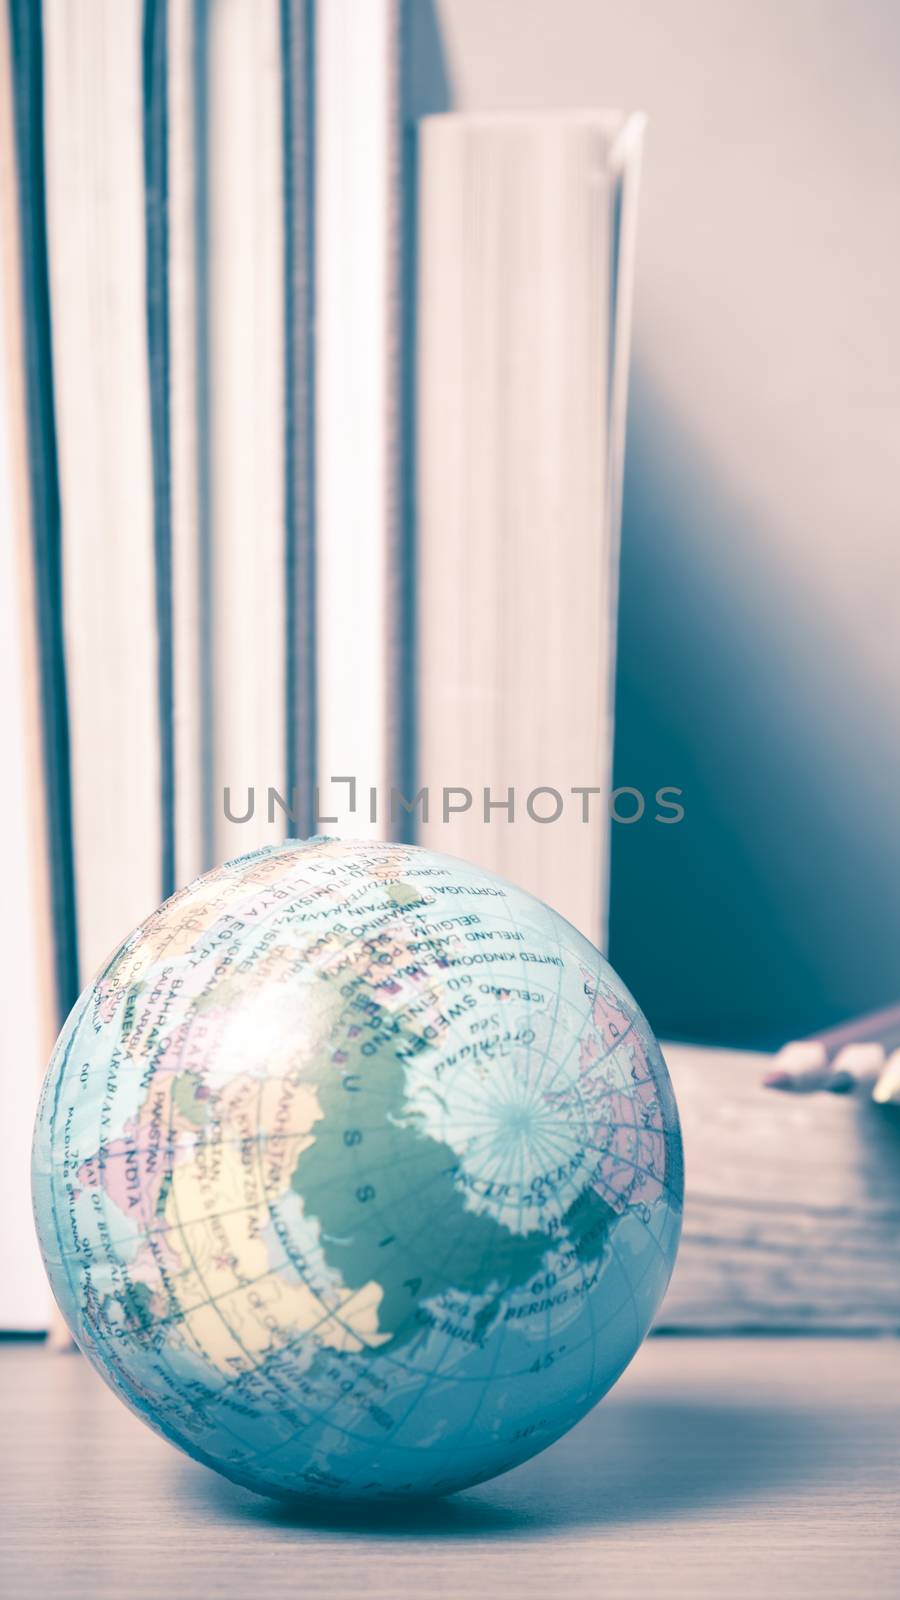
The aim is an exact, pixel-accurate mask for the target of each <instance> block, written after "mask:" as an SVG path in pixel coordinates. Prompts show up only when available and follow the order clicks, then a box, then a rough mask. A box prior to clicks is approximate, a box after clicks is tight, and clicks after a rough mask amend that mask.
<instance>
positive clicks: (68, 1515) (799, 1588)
mask: <svg viewBox="0 0 900 1600" xmlns="http://www.w3.org/2000/svg"><path fill="white" fill-rule="evenodd" d="M898 1367H900V1346H898V1345H897V1344H896V1343H895V1342H894V1341H890V1340H883V1341H880V1340H873V1341H871V1342H866V1343H862V1342H861V1341H859V1340H855V1341H853V1340H802V1339H801V1340H795V1339H792V1340H779V1339H766V1340H752V1339H744V1340H733V1339H727V1338H724V1339H715V1340H710V1339H655V1340H651V1341H650V1343H649V1344H647V1345H645V1347H644V1348H643V1350H642V1351H641V1352H640V1354H639V1356H638V1357H637V1359H636V1361H635V1362H634V1365H633V1366H632V1368H631V1369H630V1370H629V1371H628V1372H627V1373H626V1374H625V1377H624V1378H623V1379H622V1380H621V1382H620V1383H619V1384H618V1386H617V1387H616V1388H615V1389H614V1391H613V1393H612V1394H611V1395H610V1396H609V1397H608V1398H607V1400H605V1401H604V1402H603V1404H602V1405H601V1406H600V1407H599V1408H598V1409H597V1410H596V1411H594V1412H593V1413H592V1415H591V1416H589V1417H588V1418H586V1419H585V1421H584V1422H583V1423H581V1424H580V1426H579V1427H578V1428H576V1429H575V1430H574V1431H573V1432H572V1433H571V1434H569V1435H568V1437H567V1438H565V1439H563V1440H561V1441H560V1442H559V1443H558V1444H557V1445H555V1446H554V1447H553V1448H552V1449H551V1450H549V1451H547V1452H546V1453H545V1454H544V1455H543V1456H540V1457H538V1458H537V1459H536V1460H535V1461H533V1462H530V1463H528V1464H527V1465H526V1466H525V1467H520V1468H519V1469H518V1470H517V1471H516V1472H512V1473H509V1474H507V1475H506V1476H505V1477H503V1478H500V1479H497V1480H495V1481H494V1483H492V1484H486V1485H484V1486H483V1487H481V1488H480V1489H477V1490H473V1491H471V1492H470V1493H468V1494H465V1495H458V1496H456V1497H454V1499H452V1500H450V1501H444V1502H439V1503H437V1504H436V1505H434V1506H433V1507H431V1508H425V1509H418V1510H410V1511H407V1512H405V1513H404V1512H401V1513H399V1514H398V1513H394V1514H393V1515H392V1516H388V1515H387V1514H386V1513H385V1512H384V1511H383V1510H381V1511H373V1512H372V1513H371V1514H370V1515H368V1516H360V1515H357V1516H355V1517H354V1516H348V1515H346V1514H344V1515H343V1516H342V1517H338V1518H335V1517H332V1518H330V1519H329V1518H328V1517H327V1516H325V1517H323V1516H321V1515H320V1516H319V1517H318V1518H316V1517H307V1518H304V1517H303V1516H297V1515H293V1514H289V1513H287V1512H286V1511H285V1510H284V1509H283V1508H280V1507H278V1506H276V1505H275V1504H274V1503H269V1502H267V1501H264V1500H261V1499H258V1498H257V1497H255V1496H253V1495H251V1494H249V1493H247V1492H246V1491H244V1490H240V1489H236V1488H234V1487H233V1486H231V1485H230V1484H227V1483H225V1482H224V1481H222V1480H219V1479H218V1478H217V1477H215V1475H214V1474H212V1473H211V1472H209V1471H207V1470H206V1469H205V1468H203V1467H199V1466H196V1465H195V1464H194V1463H192V1462H190V1461H188V1460H187V1459H186V1458H184V1457H182V1456H180V1455H179V1454H178V1453H176V1452H175V1451H174V1450H173V1449H171V1448H170V1447H169V1446H168V1445H166V1444H165V1443H163V1441H162V1440H160V1439H158V1438H156V1436H155V1435H154V1434H152V1433H151V1432H150V1431H149V1430H148V1429H147V1428H146V1427H144V1425H143V1424H142V1423H140V1422H138V1421H137V1420H136V1419H135V1418H134V1417H132V1416H131V1415H130V1414H129V1413H128V1412H127V1411H126V1410H125V1409H124V1408H123V1407H122V1406H121V1405H120V1404H119V1402H118V1401H117V1400H116V1399H115V1398H114V1397H113V1395H112V1394H110V1393H109V1392H108V1391H107V1390H106V1389H104V1388H103V1386H102V1385H101V1384H100V1382H99V1380H98V1379H97V1378H96V1376H95V1375H94V1374H93V1373H92V1371H91V1370H90V1368H89V1367H88V1365H87V1363H86V1362H85V1361H83V1360H81V1359H80V1358H78V1357H74V1356H73V1357H58V1356H57V1357H54V1356H51V1355H49V1354H48V1353H47V1352H46V1351H45V1350H44V1349H42V1348H41V1347H39V1346H27V1345H25V1346H22V1345H19V1346H15V1345H6V1346H5V1347H0V1402H2V1403H0V1427H2V1429H3V1433H4V1438H3V1450H2V1456H0V1470H2V1473H3V1484H2V1494H0V1499H2V1504H3V1507H4V1520H5V1529H6V1531H5V1535H4V1540H3V1543H2V1548H0V1588H2V1592H3V1593H4V1594H8V1595H10V1596H20V1595H26V1594H28V1595H36V1596H42V1595H61V1596H66V1597H68V1600H121V1597H122V1596H123V1595H128V1596H129V1597H130V1600H150V1597H152V1600H160V1597H162V1596H166V1597H167V1600H182V1597H183V1600H188V1597H190V1600H194V1597H196V1596H200V1597H206V1596H213V1595H214V1596H216V1597H217V1600H230V1597H233V1596H234V1597H240V1600H244V1597H246V1596H247V1595H252V1594H257V1593H258V1594H260V1595H265V1597H266V1600H288V1597H290V1600H297V1597H302V1600H317V1597H320V1596H321V1597H323V1600H324V1597H328V1600H344V1597H345V1596H347V1597H350V1596H354V1597H355V1596H357V1595H359V1596H365V1600H406V1597H420V1596H425V1595H429V1596H431V1595H447V1596H456V1595H459V1594H465V1595H466V1596H467V1597H470V1600H482V1597H483V1600H503V1597H506V1596H509V1597H516V1600H535V1597H538V1596H540V1597H544V1596H551V1595H554V1596H555V1595H565V1596H566V1597H567V1600H581V1597H582V1596H584V1597H588V1596H590V1597H602V1600H620V1597H621V1600H645V1597H647V1596H651V1595H652V1596H654V1597H668V1600H698V1597H700V1596H728V1597H729V1600H757V1597H759V1600H851V1597H855V1596H857V1595H859V1594H861V1593H863V1592H865V1594H866V1596H867V1600H887V1597H889V1596H893V1595H895V1594H897V1593H900V1541H898V1536H897V1518H896V1507H897V1499H898V1494H900V1459H898V1453H897V1448H896V1441H897V1435H898V1425H900V1384H898V1381H897V1380H898V1377H900V1371H898Z"/></svg>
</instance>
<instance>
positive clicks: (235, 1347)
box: [33, 839, 682, 1500]
mask: <svg viewBox="0 0 900 1600" xmlns="http://www.w3.org/2000/svg"><path fill="white" fill-rule="evenodd" d="M33 1183H34V1206H35V1216H36V1221H37V1228H38V1234H39V1238H40V1242H41V1247H42V1250H43V1254H44V1259H45V1262H46V1266H47V1270H48V1272H49V1274H50V1278H51V1282H52V1285H53V1290H54V1293H55V1295H56V1298H57V1300H58V1301H59V1304H60V1307H61V1308H62V1311H63V1313H64V1315H65V1317H66V1320H67V1322H68V1324H69V1326H70V1327H71V1329H72V1332H73V1333H74V1335H75V1337H76V1339H77V1340H78V1343H79V1344H80V1345H81V1348H82V1349H83V1350H84V1351H85V1353H86V1354H87V1356H88V1357H89V1358H90V1360H91V1361H92V1362H93V1364H94V1366H95V1367H96V1368H97V1370H98V1371H99V1372H100V1373H101V1375H102V1376H103V1377H104V1378H105V1379H106V1381H107V1382H108V1383H109V1384H110V1385H111V1386H112V1387H113V1389H115V1391H116V1392H117V1393H118V1394H119V1395H120V1396H121V1398H122V1399H123V1400H125V1401H126V1402H127V1403H128V1405H130V1406H131V1407H132V1408H133V1409H134V1410H135V1411H136V1412H137V1413H138V1414H139V1415H140V1416H141V1417H143V1418H144V1419H145V1420H146V1421H147V1422H148V1423H149V1424H150V1425H151V1426H152V1427H154V1428H156V1429H157V1430H158V1431H159V1432H160V1433H162V1434H164V1435H165V1437H166V1438H168V1439H169V1440H171V1441H172V1442H173V1443H174V1444H176V1445H179V1446H180V1447H181V1448H182V1449H183V1450H185V1451H187V1452H188V1454H189V1455H191V1456H194V1457H195V1458H196V1459H197V1460H199V1461H202V1462H205V1463H206V1464H207V1465H208V1466H211V1467H214V1468H216V1469H217V1470H218V1471H219V1472H221V1473H224V1474H225V1476H226V1477H228V1478H231V1479H233V1480H235V1481H236V1482H238V1483H241V1484H245V1485H247V1486H248V1487H250V1488H252V1489H255V1490H257V1491H259V1492H261V1493H265V1494H275V1495H288V1496H302V1497H310V1496H325V1497H330V1498H337V1499H348V1500H354V1499H360V1498H372V1497H379V1496H380V1497H391V1496H404V1495H426V1494H444V1493H450V1492H452V1491H454V1490H457V1489H461V1488H464V1487H466V1486H468V1485H471V1484H473V1483H477V1482H479V1481H480V1480H483V1479H485V1478H488V1477H491V1476H493V1475H494V1474H495V1473H499V1472H503V1471H505V1470H506V1469H507V1468H509V1467H513V1466H515V1465H516V1464H517V1463H519V1462H521V1461H524V1460H526V1459H527V1458H528V1457H529V1456H532V1455H534V1454H535V1453H536V1452H537V1451H539V1450H542V1449H543V1448H544V1447H545V1446H546V1445H548V1444H550V1443H551V1442H552V1441H553V1440H554V1439H556V1438H558V1437H559V1436H560V1435H561V1434H563V1433H564V1432H566V1430H567V1429H569V1428H570V1427H572V1425H573V1424H574V1423H575V1422H577V1421H578V1419H579V1418H580V1417H581V1416H583V1415H584V1413H585V1412H586V1411H587V1410H589V1408H590V1407H591V1406H593V1405H594V1404H595V1402H596V1401H597V1400H599V1399H600V1397H601V1396H602V1395H603V1394H604V1393H605V1392H606V1390H607V1389H608V1388H609V1387H610V1385H611V1384H612V1383H614V1382H615V1380H616V1378H617V1377H618V1375H619V1374H620V1373H621V1371H622V1369H623V1368H624V1367H625V1366H626V1364H627V1363H628V1362H629V1361H630V1359H631V1357H632V1356H633V1355H634V1353H635V1351H636V1350H637V1348H638V1346H639V1344H640V1342H641V1340H642V1339H643V1337H644V1335H645V1333H646V1332H647V1329H648V1327H649V1325H650V1323H651V1321H652V1318H653V1316H654V1313H655V1311H656V1309H657V1307H658V1305H659V1303H660V1300H661V1298H662V1295H663V1293H664V1291H665V1288H666V1284H667V1282H668V1279H669V1275H670V1272H671V1269H672V1265H673V1262H674V1257H675V1251H676V1248H677V1242H678V1234H679V1227H680V1217H681V1202H682V1165H681V1142H680V1136H679V1130H678V1120H677V1114H676V1110H675V1104H674V1100H673V1097H672V1092H671V1088H670V1084H669V1080H668V1076H667V1073H666V1069H665V1065H664V1063H663V1060H662V1056H661V1054H660V1051H659V1048H658V1046H657V1044H656V1041H655V1040H654V1038H653V1035H652V1033H651V1031H650V1029H649V1027H648V1025H647V1023H646V1021H645V1020H644V1018H643V1016H642V1015H641V1013H640V1011H639V1010H638V1008H637V1006H636V1005H635V1003H634V1001H633V1000H632V998H631V996H630V995H629V994H628V992H627V990H626V989H625V988H624V986H623V985H622V984H621V982H620V981H619V979H618V978H617V977H616V975H615V974H614V972H613V971H612V970H611V968H610V967H609V966H608V964H607V963H606V961H605V960H604V959H603V958H602V956H600V955H599V953H598V952H597V951H596V950H595V949H594V947H593V946H592V945H591V944H590V943H589V942H588V941H587V940H586V939H584V938H583V937H582V936H581V935H580V934H578V933H577V932H576V931H575V930H574V929H573V928H572V927H571V926H570V925H569V924H568V923H566V922H565V921H564V920H563V919H562V918H561V917H559V916H557V915H556V914H555V913H554V912H552V911H551V910H550V909H549V908H548V907H547V906H545V905H543V904H541V903H540V902H539V901H537V900H535V899H533V898H532V897H531V896H530V895H528V894H526V893H524V892H523V891H521V890H518V889H515V888H513V887H512V886H510V885H509V884H506V883H504V882H502V881H500V880H499V879H497V878H494V877H491V876H489V875H488V874H486V873H484V872H482V871H480V870H479V869H477V868H475V867H472V866H469V865H467V864H466V863H464V862H462V861H458V860H453V859H451V858H449V857H444V856H439V855H436V854H434V853H432V852H429V851H426V850H421V849H417V848H415V847H412V846H406V845H393V844H379V843H368V842H366V843H361V842H348V841H345V840H335V839H315V840H310V841H306V842H302V843H301V842H298V841H288V842H286V843H284V844H280V845H276V846H273V847H271V848H268V849H264V850H259V851H256V852H255V853H253V854H250V855H248V856H244V857H242V858H241V859H239V860H237V861H232V862H230V863H228V864H227V865H226V866H224V867H220V868H218V869H216V870H215V871H213V872H210V873H207V874H206V875H205V876H204V877H202V878H198V879H197V880H196V881H195V882H194V883H192V884H190V885H189V886H188V887H187V888H186V889H184V890H182V891H181V892H180V893H179V894H177V895H175V896H174V897H173V898H172V899H171V900H169V901H167V902H166V904H165V905H163V906H162V907H161V908H160V909H159V910H158V911H156V912H155V913H154V915H153V916H151V917H149V918H148V919H147V921H146V922H144V923H143V924H142V925H141V927H140V928H138V929H137V930H136V931H135V932H134V933H133V934H132V935H131V936H130V937H129V938H128V939H126V940H125V942H124V943H123V944H122V945H121V946H120V948H119V949H118V950H117V951H116V952H115V954H114V955H113V956H112V958H111V960H110V961H109V963H108V965H107V966H106V968H105V969H104V970H103V971H102V972H101V973H100V975H99V976H98V977H97V979H96V980H95V982H94V983H93V984H91V985H90V987H89V988H88V989H86V990H85V992H84V994H83V995H82V996H81V999H80V1000H79V1001H78V1004H77V1005H76V1007H75V1009H74V1011H73V1012H72V1014H71V1016H70V1017H69V1019H68V1021H67V1023H66V1025H65V1028H64V1029H63V1032H62V1034H61V1036H60V1039H59V1042H58V1044H57V1047H56V1051H55V1053H54V1057H53V1060H52V1062H51V1065H50V1069H49V1072H48V1076H47V1079H46V1082H45V1085H44V1090H43V1094H42V1098H41V1104H40V1109H39V1113H38V1121H37V1128H36V1132H35V1146H34V1173H33Z"/></svg>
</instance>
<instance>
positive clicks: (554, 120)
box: [415, 112, 643, 944]
mask: <svg viewBox="0 0 900 1600" xmlns="http://www.w3.org/2000/svg"><path fill="white" fill-rule="evenodd" d="M642 130H643V119H642V118H640V117H630V118H629V117H625V116H623V115H620V114H618V113H593V112H584V113H559V114H550V115H527V114H523V115H513V116H505V115H504V116H500V115H497V116H469V115H465V116H462V115H459V116H457V115H447V116H436V117H426V118H425V119H423V121H422V122H421V124H420V127H419V134H418V152H417V161H418V202H417V229H416V258H417V311H416V319H417V350H416V362H417V365H416V402H415V431H416V482H415V500H416V515H417V541H416V557H415V559H416V583H417V593H416V645H415V654H416V671H417V690H418V697H417V770H418V778H417V781H418V784H419V785H422V786H426V787H427V789H428V792H429V816H428V818H427V820H426V819H424V817H423V816H422V811H421V809H420V811H419V813H418V837H419V839H420V840H421V841H422V842H423V843H427V844H429V845H431V846H432V847H434V848H436V849H444V850H448V851H449V852H450V853H452V854H458V855H461V856H465V857H467V858H468V859H470V860H472V861H475V862H477V863H478V864H479V865H481V866H483V867H485V868H488V869H489V870H492V871H495V872H497V873H499V874H500V875H501V876H503V877H507V878H510V879H512V880H513V881H514V882H516V883H519V884H521V885H522V886H523V887H525V888H527V889H530V890H531V892H532V893H534V894H536V895H538V896H539V897H540V898H541V899H544V900H546V901H548V902H549V903H550V904H551V905H552V906H554V908H555V909H557V910H558V911H560V912H561V913H562V914H563V915H564V916H566V917H567V918H568V919H569V920H570V921H571V922H573V923H574V924H575V926H576V927H578V928H579V929H581V931H582V932H584V933H585V934H586V935H587V936H588V937H589V938H591V939H592V940H594V941H595V942H597V943H600V944H603V943H605V936H606V907H607V893H608V888H607V886H608V852H609V811H608V803H609V792H610V783H611V752H612V704H613V701H612V692H613V673H614V657H615V616H616V603H617V565H618V541H619V523H620V517H621V485H622V459H623V445H624V427H625V406H626V398H627V370H628V348H629V336H630V314H631V284H632V277H633V252H634V239H635V217H636V200H637V183H638V170H639V157H640V150H641V141H642ZM448 793H449V795H450V798H449V801H448V799H447V794H448Z"/></svg>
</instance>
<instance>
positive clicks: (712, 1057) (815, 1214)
mask: <svg viewBox="0 0 900 1600" xmlns="http://www.w3.org/2000/svg"><path fill="white" fill-rule="evenodd" d="M665 1054H666V1059H667V1061H668V1063H669V1067H670V1070H671V1073H672V1079H673V1083H674V1085H675V1093H676V1096H677V1099H678V1104H679V1108H680V1112H681V1118H682V1131H683V1135H684V1144H685V1171H686V1186H687V1195H686V1202H685V1221H684V1233H683V1237H682V1245H681V1251H680V1254H679V1258H678V1263H677V1265H676V1268H675V1274H674V1277H673V1280H672V1284H671V1287H670V1290H669V1293H668V1296H667V1297H666V1301H665V1304H664V1306H663V1309H662V1313H661V1316H660V1319H659V1323H658V1326H659V1327H661V1328H664V1329H672V1328H692V1329H702V1330H709V1329H713V1330H723V1329H770V1328H780V1329H799V1330H804V1331H818V1332H824V1331H829V1330H835V1329H838V1330H844V1329H845V1330H854V1331H873V1332H897V1331H900V1111H898V1110H897V1109H896V1108H893V1107H886V1106H875V1105H873V1104H872V1102H871V1100H870V1099H869V1097H868V1096H866V1095H852V1096H845V1095H832V1094H817V1095H788V1094H777V1093H774V1092H773V1091H772V1090H767V1089H764V1088H763V1087H762V1085H761V1080H762V1077H763V1074H764V1072H765V1070H766V1067H767V1064H768V1061H769V1058H768V1057H766V1056H761V1055H753V1054H750V1053H748V1052H744V1051H734V1050H709V1049H700V1048H697V1047H693V1046H686V1045H669V1046H666V1051H665Z"/></svg>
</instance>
